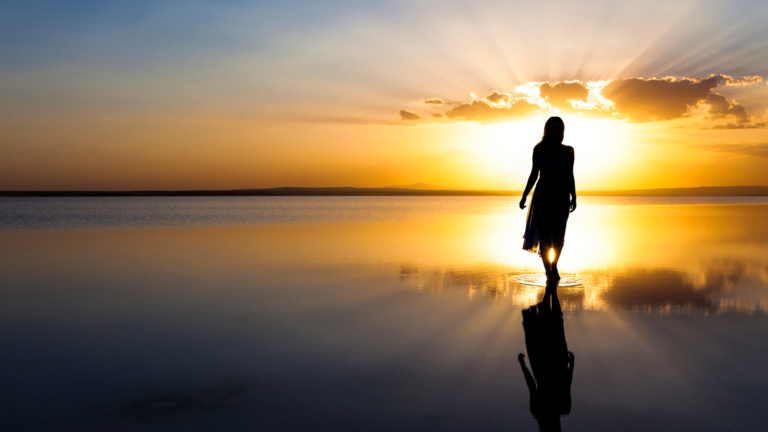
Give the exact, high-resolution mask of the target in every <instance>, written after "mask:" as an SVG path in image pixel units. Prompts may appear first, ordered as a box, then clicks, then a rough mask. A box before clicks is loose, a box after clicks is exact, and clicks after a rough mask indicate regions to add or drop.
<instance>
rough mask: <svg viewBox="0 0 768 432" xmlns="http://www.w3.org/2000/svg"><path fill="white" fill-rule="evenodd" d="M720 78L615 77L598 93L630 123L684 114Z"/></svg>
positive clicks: (708, 93)
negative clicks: (611, 103) (615, 78)
mask: <svg viewBox="0 0 768 432" xmlns="http://www.w3.org/2000/svg"><path fill="white" fill-rule="evenodd" d="M720 79H721V78H720V77H719V76H712V77H709V78H704V79H691V78H682V79H675V78H663V79H655V78H651V79H647V80H646V79H642V78H630V79H617V80H613V81H611V82H610V83H608V85H606V86H605V87H604V88H603V90H602V92H601V95H602V96H603V97H605V98H607V99H609V100H610V101H611V102H613V104H614V107H615V109H616V110H617V111H618V112H619V113H621V114H624V115H626V116H627V118H628V120H629V121H630V122H632V123H645V122H650V121H659V120H672V119H676V118H681V117H686V116H688V115H689V112H690V111H691V109H693V108H694V107H696V106H697V105H698V104H699V103H700V102H702V101H706V100H707V98H708V97H709V96H710V95H711V94H712V90H713V89H715V88H717V86H718V85H720Z"/></svg>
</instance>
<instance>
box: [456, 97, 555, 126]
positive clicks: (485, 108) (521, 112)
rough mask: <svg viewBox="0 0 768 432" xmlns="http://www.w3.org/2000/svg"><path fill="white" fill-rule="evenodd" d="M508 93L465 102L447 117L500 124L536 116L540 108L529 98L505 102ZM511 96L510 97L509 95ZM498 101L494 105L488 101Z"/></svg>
mask: <svg viewBox="0 0 768 432" xmlns="http://www.w3.org/2000/svg"><path fill="white" fill-rule="evenodd" d="M505 94H506V93H504V94H502V93H500V92H493V93H491V94H489V95H488V96H486V98H485V99H483V100H479V99H476V98H475V99H474V100H473V101H472V102H465V103H462V104H459V106H457V107H455V108H453V109H451V110H449V111H448V112H446V113H445V116H446V117H448V118H451V119H454V120H464V121H476V122H478V123H499V122H503V121H510V120H517V119H520V118H523V117H526V116H528V115H531V114H535V113H536V112H537V111H538V110H539V109H540V107H539V106H538V105H536V104H534V103H533V102H531V101H529V100H528V99H527V98H519V99H509V98H507V100H506V101H505V100H504V96H503V95H505ZM507 96H509V95H507ZM488 98H491V99H493V100H498V101H499V102H498V103H492V102H490V101H489V100H488Z"/></svg>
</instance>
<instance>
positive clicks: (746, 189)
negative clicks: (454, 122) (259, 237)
mask: <svg viewBox="0 0 768 432" xmlns="http://www.w3.org/2000/svg"><path fill="white" fill-rule="evenodd" d="M520 195H522V191H505V190H466V189H461V190H443V189H439V190H438V189H404V188H355V187H328V188H309V187H280V188H268V189H234V190H184V191H153V190H149V191H0V197H171V196H180V197H195V196H235V197H243V196H520ZM578 195H580V196H768V186H717V187H714V186H710V187H695V188H667V189H631V190H597V191H579V192H578Z"/></svg>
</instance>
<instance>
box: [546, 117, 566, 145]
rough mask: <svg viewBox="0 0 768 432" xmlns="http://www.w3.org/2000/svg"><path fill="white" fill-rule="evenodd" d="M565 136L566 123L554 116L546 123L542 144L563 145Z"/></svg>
mask: <svg viewBox="0 0 768 432" xmlns="http://www.w3.org/2000/svg"><path fill="white" fill-rule="evenodd" d="M564 135H565V123H563V119H561V118H560V117H557V116H552V117H550V118H549V119H547V122H546V123H544V136H542V137H541V142H542V143H551V144H562V143H563V136H564Z"/></svg>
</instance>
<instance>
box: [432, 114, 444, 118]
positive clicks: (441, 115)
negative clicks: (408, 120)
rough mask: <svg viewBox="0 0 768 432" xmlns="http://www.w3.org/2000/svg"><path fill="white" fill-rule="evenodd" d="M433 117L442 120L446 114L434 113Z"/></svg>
mask: <svg viewBox="0 0 768 432" xmlns="http://www.w3.org/2000/svg"><path fill="white" fill-rule="evenodd" d="M432 117H434V118H439V119H440V118H443V117H445V114H443V113H434V114H432Z"/></svg>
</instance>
